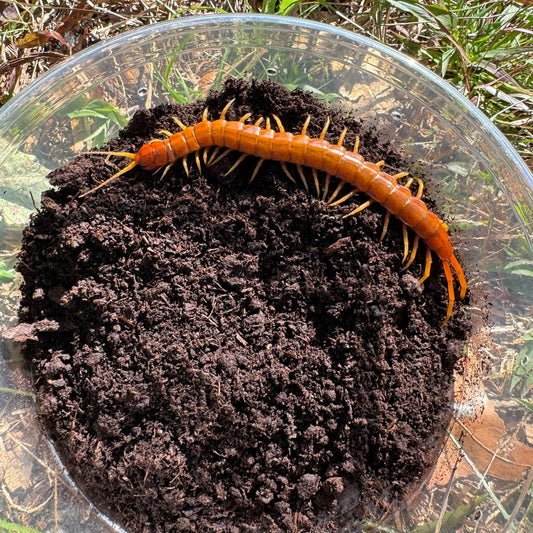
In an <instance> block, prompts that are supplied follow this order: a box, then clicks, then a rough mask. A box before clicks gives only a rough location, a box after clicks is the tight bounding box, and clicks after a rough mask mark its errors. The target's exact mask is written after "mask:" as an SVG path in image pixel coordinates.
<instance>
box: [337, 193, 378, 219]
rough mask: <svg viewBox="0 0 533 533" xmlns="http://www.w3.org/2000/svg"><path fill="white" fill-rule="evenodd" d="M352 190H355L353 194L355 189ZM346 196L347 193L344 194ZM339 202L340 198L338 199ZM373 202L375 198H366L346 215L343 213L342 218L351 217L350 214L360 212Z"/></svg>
mask: <svg viewBox="0 0 533 533" xmlns="http://www.w3.org/2000/svg"><path fill="white" fill-rule="evenodd" d="M354 191H355V192H354V194H356V193H357V190H356V189H354ZM346 196H348V195H346ZM341 200H342V198H341ZM339 202H340V200H339ZM374 202H375V200H367V201H366V202H364V203H362V204H361V205H360V206H358V207H356V208H355V209H354V210H353V211H350V212H349V213H347V214H346V215H343V217H342V218H348V217H351V216H353V215H355V214H357V213H359V212H361V211H362V210H363V209H366V208H367V207H368V206H369V205H372V204H373V203H374ZM332 205H334V204H332Z"/></svg>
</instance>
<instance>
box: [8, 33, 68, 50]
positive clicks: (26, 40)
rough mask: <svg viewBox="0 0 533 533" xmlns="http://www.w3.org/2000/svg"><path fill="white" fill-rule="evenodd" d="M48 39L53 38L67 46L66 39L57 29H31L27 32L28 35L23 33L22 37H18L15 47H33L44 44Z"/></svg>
mask: <svg viewBox="0 0 533 533" xmlns="http://www.w3.org/2000/svg"><path fill="white" fill-rule="evenodd" d="M50 39H55V40H56V41H59V42H60V43H63V44H64V45H65V46H69V44H68V43H67V41H65V39H63V36H62V35H61V34H59V33H58V32H57V31H54V30H39V31H32V32H31V33H28V35H25V36H24V37H21V38H20V39H18V40H17V47H18V48H35V47H37V46H42V45H43V44H46V43H47V42H48V41H49V40H50Z"/></svg>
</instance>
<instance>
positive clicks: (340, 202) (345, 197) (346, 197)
mask: <svg viewBox="0 0 533 533" xmlns="http://www.w3.org/2000/svg"><path fill="white" fill-rule="evenodd" d="M354 194H357V189H355V188H354V189H352V190H351V191H350V192H349V193H348V194H345V195H344V196H343V197H342V198H340V199H339V200H336V201H335V202H333V203H331V204H329V205H330V206H331V207H333V206H334V205H339V204H342V203H343V202H346V200H348V199H349V198H351V197H352V196H353V195H354ZM369 201H370V200H369ZM365 203H366V202H365ZM363 205H364V204H363ZM369 205H370V204H369ZM365 207H367V206H365ZM358 209H359V208H358ZM363 209H364V207H363Z"/></svg>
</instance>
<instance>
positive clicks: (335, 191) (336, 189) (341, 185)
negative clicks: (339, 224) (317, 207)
mask: <svg viewBox="0 0 533 533" xmlns="http://www.w3.org/2000/svg"><path fill="white" fill-rule="evenodd" d="M343 187H344V181H339V183H338V184H337V187H336V188H335V190H334V191H333V194H332V195H331V196H330V197H329V200H328V201H327V202H326V204H327V205H331V202H333V200H335V198H337V195H338V194H339V193H340V192H341V189H342V188H343Z"/></svg>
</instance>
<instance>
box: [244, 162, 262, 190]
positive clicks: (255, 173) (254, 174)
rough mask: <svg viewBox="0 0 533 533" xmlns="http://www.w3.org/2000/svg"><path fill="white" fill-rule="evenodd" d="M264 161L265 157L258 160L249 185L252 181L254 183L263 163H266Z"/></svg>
mask: <svg viewBox="0 0 533 533" xmlns="http://www.w3.org/2000/svg"><path fill="white" fill-rule="evenodd" d="M264 161H265V160H264V159H260V160H259V161H258V162H257V165H255V168H254V171H253V173H252V177H251V178H250V181H249V182H248V185H250V183H252V181H254V179H255V177H256V176H257V173H258V172H259V169H260V168H261V165H262V164H263V163H264Z"/></svg>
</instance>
